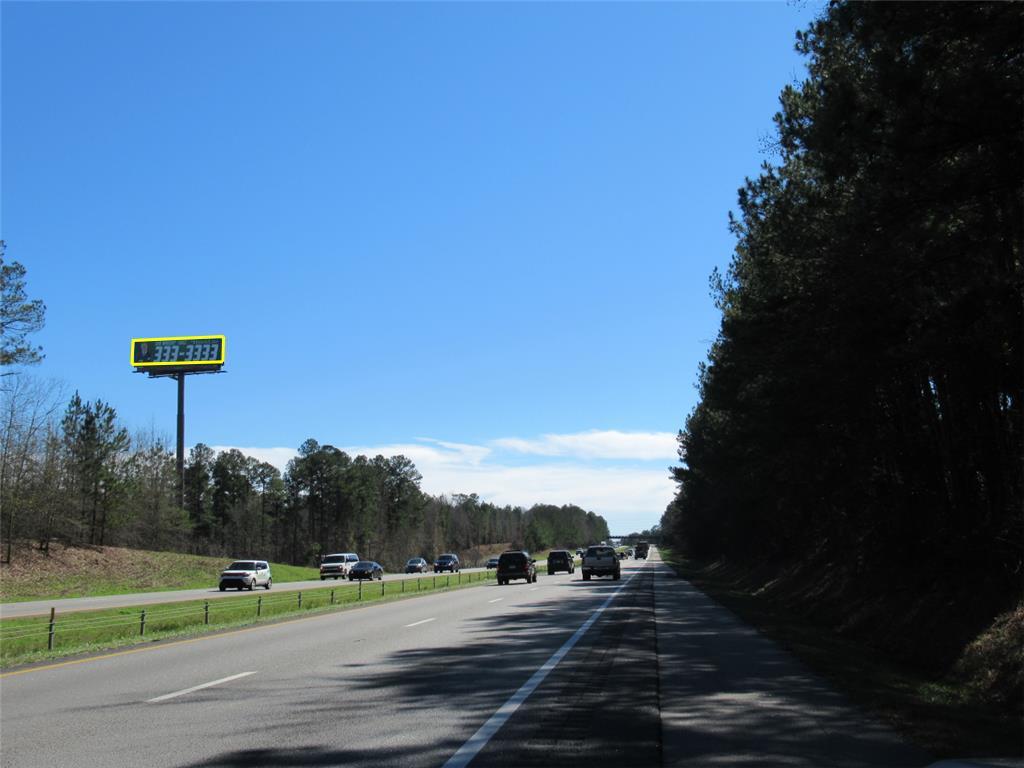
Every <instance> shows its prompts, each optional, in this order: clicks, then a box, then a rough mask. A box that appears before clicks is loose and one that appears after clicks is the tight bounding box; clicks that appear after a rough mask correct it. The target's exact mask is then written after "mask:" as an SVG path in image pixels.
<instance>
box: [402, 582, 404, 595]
mask: <svg viewBox="0 0 1024 768" xmlns="http://www.w3.org/2000/svg"><path fill="white" fill-rule="evenodd" d="M402 594H403V595H404V594H405V579H402Z"/></svg>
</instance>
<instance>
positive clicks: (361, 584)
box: [359, 579, 363, 600]
mask: <svg viewBox="0 0 1024 768" xmlns="http://www.w3.org/2000/svg"><path fill="white" fill-rule="evenodd" d="M359 599H360V600H362V599H363V580H362V579H360V580H359Z"/></svg>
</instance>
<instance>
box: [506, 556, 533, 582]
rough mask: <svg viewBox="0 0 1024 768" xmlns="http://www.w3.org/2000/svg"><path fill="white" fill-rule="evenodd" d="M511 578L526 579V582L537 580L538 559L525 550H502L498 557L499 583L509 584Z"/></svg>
mask: <svg viewBox="0 0 1024 768" xmlns="http://www.w3.org/2000/svg"><path fill="white" fill-rule="evenodd" d="M511 579H526V583H527V584H529V583H530V582H535V581H537V561H536V560H534V559H533V558H531V557H530V553H529V552H527V551H525V550H509V551H508V552H502V553H501V556H500V557H499V558H498V584H508V583H509V581H510V580H511Z"/></svg>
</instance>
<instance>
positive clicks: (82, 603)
mask: <svg viewBox="0 0 1024 768" xmlns="http://www.w3.org/2000/svg"><path fill="white" fill-rule="evenodd" d="M486 570H487V569H486V568H463V569H462V573H480V572H482V571H486ZM434 575H435V574H434V573H422V574H416V573H386V574H384V580H385V581H394V580H396V579H416V578H420V579H426V578H430V577H432V576H434ZM436 575H437V576H438V577H439V578H440V577H441V576H444V575H445V574H441V573H439V574H436ZM452 577H453V578H454V574H453V575H452ZM349 583H353V582H349V581H348V580H347V579H327V580H326V581H320V579H313V580H311V581H289V582H285V583H283V584H281V583H277V582H274V584H273V585H272V587H271V591H273V592H297V591H298V590H300V589H302V590H305V589H318V588H320V587H329V586H331V585H334V586H341V585H342V584H349ZM255 591H256V592H258V593H262V592H263V589H262V588H261V587H257V588H256V590H255ZM238 594H248V592H247V591H244V590H243V591H242V592H239V591H238V590H236V589H229V590H227V591H225V592H221V591H220V589H219V588H218V587H217V584H216V583H214V584H213V586H210V587H203V588H202V589H176V590H167V591H163V592H135V593H131V594H124V595H102V596H100V597H67V598H61V599H57V600H33V601H25V602H23V603H0V619H14V618H23V617H26V616H46V615H49V613H50V608H54V609H56V611H57V613H58V614H65V613H76V612H78V611H96V610H100V609H102V608H128V607H130V606H133V605H154V604H155V603H180V602H184V601H187V600H204V599H205V600H216V599H220V598H225V597H232V596H235V595H238Z"/></svg>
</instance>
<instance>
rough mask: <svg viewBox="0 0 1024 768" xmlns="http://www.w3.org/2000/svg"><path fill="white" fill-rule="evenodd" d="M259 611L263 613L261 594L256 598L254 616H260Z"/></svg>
mask: <svg viewBox="0 0 1024 768" xmlns="http://www.w3.org/2000/svg"><path fill="white" fill-rule="evenodd" d="M261 613H263V595H260V596H259V597H257V598H256V618H257V619H258V618H259V617H260V614H261Z"/></svg>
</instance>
